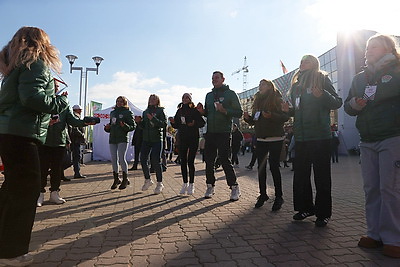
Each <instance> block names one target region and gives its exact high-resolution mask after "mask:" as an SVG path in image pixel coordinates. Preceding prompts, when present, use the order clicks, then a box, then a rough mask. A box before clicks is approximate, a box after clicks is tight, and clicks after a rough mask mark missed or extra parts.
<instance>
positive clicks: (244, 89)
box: [232, 57, 249, 91]
mask: <svg viewBox="0 0 400 267" xmlns="http://www.w3.org/2000/svg"><path fill="white" fill-rule="evenodd" d="M240 72H242V73H243V91H246V89H247V73H248V72H249V66H248V65H247V58H246V57H244V63H243V67H241V68H240V69H238V70H237V71H235V72H233V73H232V76H233V75H235V74H237V73H240Z"/></svg>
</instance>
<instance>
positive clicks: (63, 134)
mask: <svg viewBox="0 0 400 267" xmlns="http://www.w3.org/2000/svg"><path fill="white" fill-rule="evenodd" d="M53 118H54V116H53ZM53 122H54V123H50V124H51V125H49V128H48V130H47V137H46V142H45V143H44V145H45V146H50V147H59V146H65V145H66V143H67V134H68V132H67V130H68V128H67V125H71V126H73V127H84V126H86V124H85V123H84V121H83V120H80V119H77V118H76V117H75V116H74V114H73V113H72V111H71V109H70V108H67V109H66V110H64V111H63V112H61V113H60V114H58V117H57V119H55V120H53Z"/></svg>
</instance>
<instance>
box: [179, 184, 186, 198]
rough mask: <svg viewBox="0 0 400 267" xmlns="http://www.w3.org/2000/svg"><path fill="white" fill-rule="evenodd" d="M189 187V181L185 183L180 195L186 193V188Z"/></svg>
mask: <svg viewBox="0 0 400 267" xmlns="http://www.w3.org/2000/svg"><path fill="white" fill-rule="evenodd" d="M187 189H188V184H187V183H184V184H183V185H182V189H181V191H180V192H179V195H184V194H185V193H186V190H187Z"/></svg>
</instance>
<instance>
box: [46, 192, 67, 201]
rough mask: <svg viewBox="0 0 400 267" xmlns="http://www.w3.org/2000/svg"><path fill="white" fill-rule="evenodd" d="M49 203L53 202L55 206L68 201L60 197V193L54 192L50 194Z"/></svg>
mask: <svg viewBox="0 0 400 267" xmlns="http://www.w3.org/2000/svg"><path fill="white" fill-rule="evenodd" d="M49 202H52V203H55V204H64V203H65V202H66V201H65V199H63V198H61V197H60V193H59V192H58V191H53V192H50V199H49Z"/></svg>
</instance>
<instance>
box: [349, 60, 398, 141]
mask: <svg viewBox="0 0 400 267" xmlns="http://www.w3.org/2000/svg"><path fill="white" fill-rule="evenodd" d="M367 80H369V82H370V84H376V86H377V88H376V93H375V97H374V99H373V100H369V101H368V102H367V105H366V106H365V107H364V108H363V109H357V105H355V104H354V103H353V106H352V103H351V102H353V100H352V99H353V98H354V97H359V98H362V97H363V95H364V91H365V87H366V86H367ZM344 110H345V112H346V113H347V114H349V115H350V116H357V120H356V127H357V129H358V131H359V132H360V139H361V141H363V142H377V141H382V140H385V139H387V138H390V137H395V136H400V64H396V63H392V64H389V65H388V66H386V67H384V68H383V69H381V70H379V71H377V72H376V73H375V74H374V73H371V72H369V70H368V69H366V70H364V71H362V72H360V73H359V74H357V75H356V76H355V77H354V79H353V82H352V85H351V88H350V91H349V95H348V97H347V98H346V101H345V103H344Z"/></svg>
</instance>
